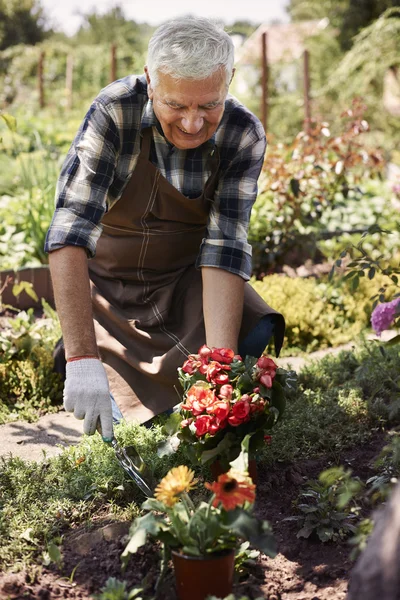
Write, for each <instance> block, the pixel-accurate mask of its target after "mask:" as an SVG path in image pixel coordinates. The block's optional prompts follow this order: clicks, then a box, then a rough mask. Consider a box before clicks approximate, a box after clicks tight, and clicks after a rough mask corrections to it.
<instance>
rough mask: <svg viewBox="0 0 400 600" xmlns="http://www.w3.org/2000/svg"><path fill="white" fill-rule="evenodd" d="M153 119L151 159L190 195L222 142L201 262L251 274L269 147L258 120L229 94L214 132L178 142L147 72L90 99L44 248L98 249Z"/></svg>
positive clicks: (59, 188)
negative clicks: (167, 131)
mask: <svg viewBox="0 0 400 600" xmlns="http://www.w3.org/2000/svg"><path fill="white" fill-rule="evenodd" d="M150 126H151V127H152V128H153V139H154V145H153V149H152V154H151V156H150V160H151V162H152V163H153V164H154V165H155V166H156V167H157V168H158V169H159V170H160V172H161V174H162V175H163V176H164V177H165V178H166V179H167V180H168V181H169V182H170V183H171V184H172V185H173V186H174V187H175V188H176V189H177V190H179V191H180V192H181V193H182V194H183V195H185V196H187V197H188V198H196V197H198V196H200V195H201V193H202V192H203V188H204V185H205V183H206V181H207V179H208V177H209V175H210V171H209V161H208V157H209V154H210V148H211V147H212V146H213V145H214V144H216V145H217V146H218V149H219V154H220V168H219V176H218V186H217V189H216V191H215V194H214V198H213V199H212V200H213V202H212V205H211V209H210V214H209V219H208V224H207V232H206V237H205V238H204V239H203V242H202V244H201V247H200V249H199V255H198V258H197V262H196V266H197V267H218V268H222V269H225V270H227V271H230V272H232V273H235V274H236V275H240V276H241V277H243V279H245V280H248V279H249V278H250V274H251V246H250V244H248V242H247V230H248V225H249V219H250V212H251V209H252V206H253V204H254V202H255V199H256V196H257V180H258V177H259V174H260V171H261V167H262V164H263V161H264V155H265V149H266V139H265V133H264V129H263V127H262V125H261V123H260V121H259V120H258V119H257V117H255V116H254V115H253V114H252V113H251V112H250V111H249V110H247V109H246V108H245V107H244V106H243V105H242V104H240V103H239V102H238V100H236V98H234V97H232V96H230V95H228V97H227V99H226V102H225V111H224V114H223V117H222V120H221V122H220V124H219V126H218V129H217V131H216V132H215V134H214V135H213V137H212V138H211V139H210V140H209V141H208V142H206V143H205V144H203V145H202V146H199V147H198V148H194V149H191V150H179V149H178V148H175V147H174V146H172V145H171V144H170V143H169V142H168V141H167V140H166V139H165V137H164V135H163V132H162V129H161V126H160V124H159V122H158V120H157V118H156V116H155V114H154V111H153V105H152V102H151V101H150V100H149V97H148V95H147V83H146V78H145V76H144V75H143V76H141V77H137V76H134V75H131V76H129V77H125V78H124V79H121V80H119V81H115V82H114V83H111V84H110V85H109V86H107V87H106V88H105V89H103V90H102V91H101V92H100V94H99V95H98V96H97V98H96V99H95V100H94V102H93V104H92V105H91V107H90V109H89V111H88V113H87V114H86V116H85V118H84V120H83V123H82V124H81V126H80V128H79V131H78V133H77V135H76V137H75V140H74V142H73V143H72V146H71V148H70V150H69V152H68V154H67V157H66V159H65V162H64V164H63V167H62V170H61V174H60V177H59V180H58V183H57V191H56V210H55V212H54V216H53V220H52V223H51V225H50V228H49V231H48V233H47V238H46V244H45V250H46V251H47V252H51V251H53V250H57V249H59V248H62V247H63V246H70V245H72V246H82V247H84V248H86V249H87V252H88V255H89V257H93V256H94V255H95V252H96V243H97V240H98V239H99V237H100V235H101V232H102V225H101V219H102V217H103V215H104V214H105V212H106V211H107V210H109V209H110V208H111V207H112V206H113V205H114V204H115V202H117V201H118V199H119V198H120V197H121V196H122V193H123V191H124V188H125V185H126V184H127V182H128V181H129V178H130V176H131V175H132V172H133V170H134V168H135V166H136V162H137V159H138V156H139V153H140V133H141V130H142V129H144V128H146V127H150Z"/></svg>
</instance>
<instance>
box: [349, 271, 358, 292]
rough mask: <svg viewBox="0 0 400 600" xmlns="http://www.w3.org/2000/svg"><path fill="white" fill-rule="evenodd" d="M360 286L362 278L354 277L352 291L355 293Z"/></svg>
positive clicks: (351, 285)
mask: <svg viewBox="0 0 400 600" xmlns="http://www.w3.org/2000/svg"><path fill="white" fill-rule="evenodd" d="M359 285H360V277H359V275H356V277H354V278H353V279H352V280H351V284H350V288H351V291H352V292H355V291H356V289H357V288H358V286H359Z"/></svg>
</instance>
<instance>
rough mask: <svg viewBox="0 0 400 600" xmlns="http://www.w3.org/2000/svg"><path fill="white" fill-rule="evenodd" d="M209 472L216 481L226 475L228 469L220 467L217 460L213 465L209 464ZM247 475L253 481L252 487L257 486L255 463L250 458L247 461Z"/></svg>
mask: <svg viewBox="0 0 400 600" xmlns="http://www.w3.org/2000/svg"><path fill="white" fill-rule="evenodd" d="M210 470H211V474H212V476H213V477H214V479H215V481H216V480H217V479H218V477H219V475H222V474H223V473H226V472H227V471H228V470H229V469H224V468H223V467H222V466H221V463H220V462H219V460H215V461H214V462H213V463H211V465H210ZM249 475H250V478H251V480H252V481H253V483H254V485H257V483H258V475H257V462H256V460H255V459H254V458H251V459H250V460H249Z"/></svg>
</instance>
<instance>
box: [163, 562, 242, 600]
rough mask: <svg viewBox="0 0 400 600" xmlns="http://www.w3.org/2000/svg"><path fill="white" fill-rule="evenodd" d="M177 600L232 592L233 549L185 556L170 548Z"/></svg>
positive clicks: (219, 596)
mask: <svg viewBox="0 0 400 600" xmlns="http://www.w3.org/2000/svg"><path fill="white" fill-rule="evenodd" d="M172 562H173V565H174V570H175V582H176V592H177V596H178V598H179V600H205V599H206V598H207V596H211V595H212V596H217V598H225V596H228V595H229V594H230V593H231V592H232V586H233V572H234V566H235V550H226V551H224V552H219V553H215V554H209V555H207V556H188V555H186V554H181V553H180V552H176V551H175V550H172Z"/></svg>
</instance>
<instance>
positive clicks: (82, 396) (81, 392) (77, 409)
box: [64, 358, 114, 441]
mask: <svg viewBox="0 0 400 600" xmlns="http://www.w3.org/2000/svg"><path fill="white" fill-rule="evenodd" d="M64 408H65V410H66V411H67V412H73V413H74V416H75V417H76V418H77V419H84V422H83V431H84V433H86V434H87V435H93V434H94V433H95V431H96V428H97V425H98V423H100V428H101V435H102V436H103V440H104V441H111V440H112V439H113V437H114V434H113V420H112V409H111V397H110V388H109V385H108V379H107V374H106V371H105V369H104V366H103V363H102V362H101V361H100V360H99V359H97V358H81V359H79V360H73V361H71V362H67V368H66V378H65V384H64Z"/></svg>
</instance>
